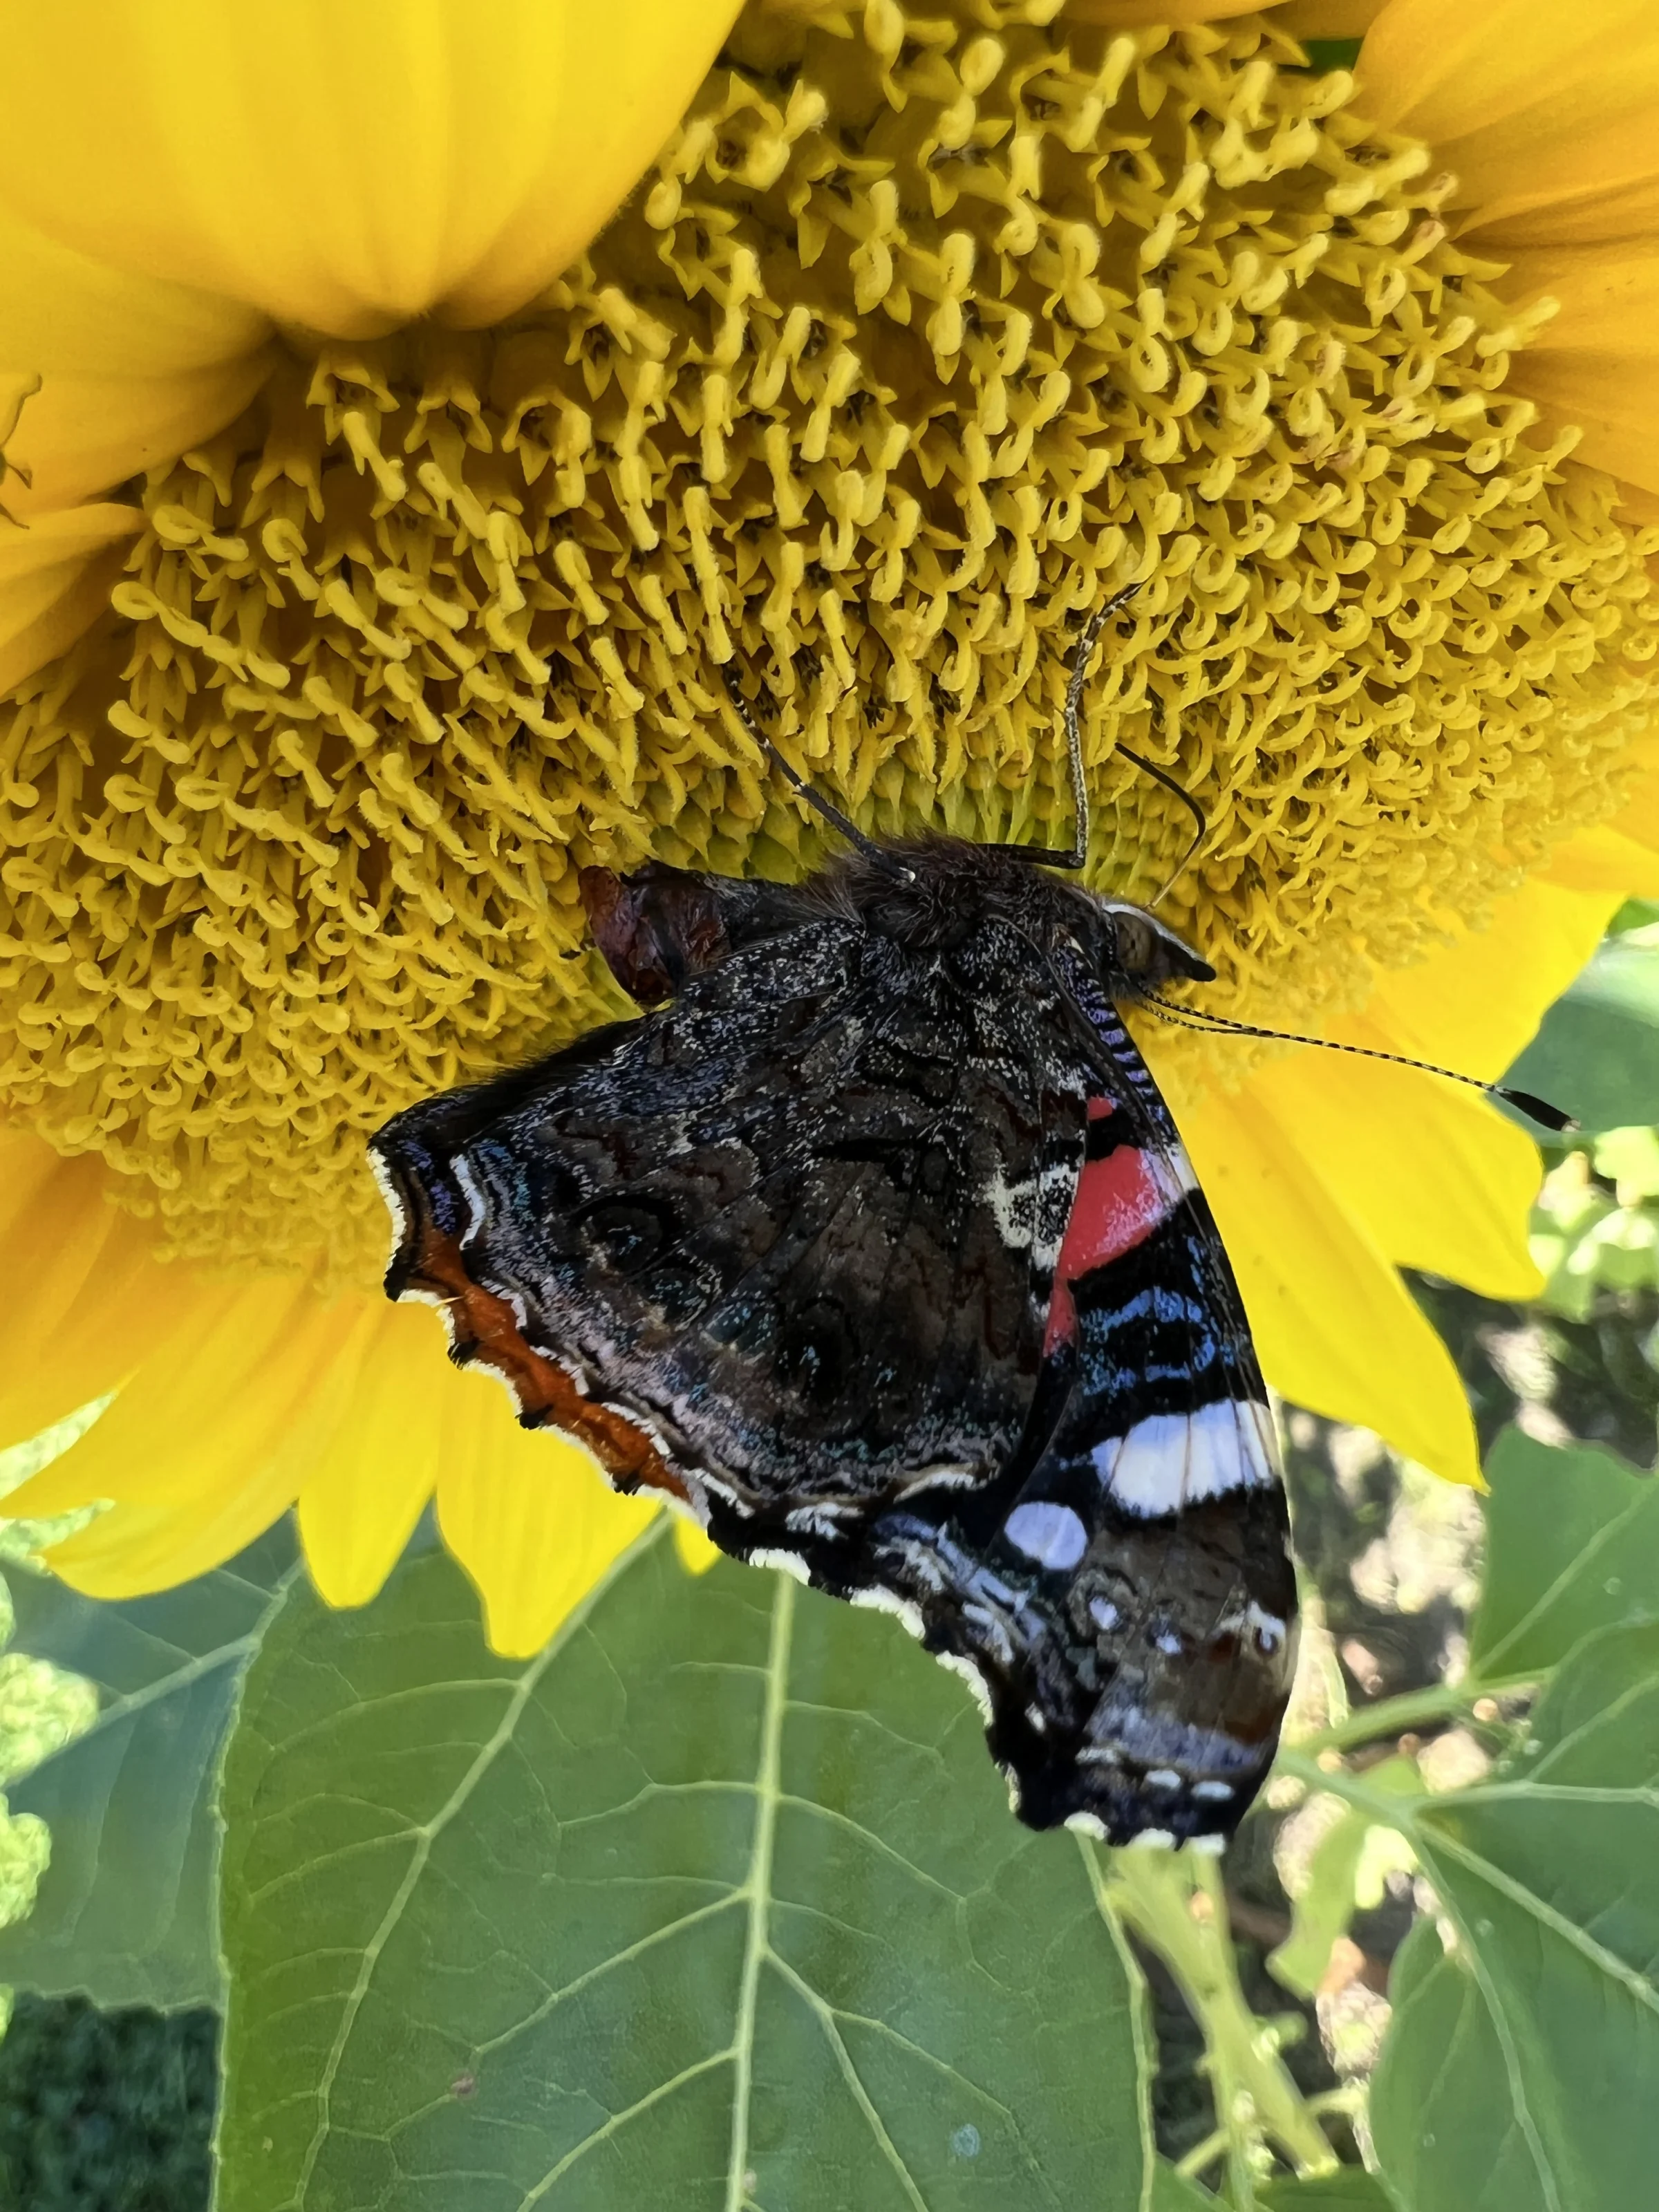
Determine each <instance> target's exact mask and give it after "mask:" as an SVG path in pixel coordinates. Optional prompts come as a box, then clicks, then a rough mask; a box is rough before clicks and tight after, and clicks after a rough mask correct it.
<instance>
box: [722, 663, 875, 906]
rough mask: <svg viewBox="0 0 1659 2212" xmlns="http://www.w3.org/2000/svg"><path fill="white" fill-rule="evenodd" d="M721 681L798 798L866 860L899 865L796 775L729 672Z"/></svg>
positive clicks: (753, 736) (750, 734)
mask: <svg viewBox="0 0 1659 2212" xmlns="http://www.w3.org/2000/svg"><path fill="white" fill-rule="evenodd" d="M720 680H721V682H722V683H723V684H725V686H726V697H727V698H728V699H729V700H730V701H731V702H732V713H733V714H735V715H736V716H737V718H738V720H739V721H740V722H741V723H742V724H743V726H744V731H745V732H746V733H747V735H748V738H749V740H750V744H753V745H755V746H756V747H757V749H758V750H760V751H761V752H763V754H764V755H765V756H766V757H767V759H768V760H769V761H770V762H771V763H772V765H773V767H774V768H775V769H778V770H779V772H780V773H781V775H783V776H784V777H785V778H786V779H787V781H788V783H789V785H790V787H791V788H792V790H793V792H794V793H795V794H796V796H797V797H798V798H800V799H805V801H806V804H807V805H809V806H810V807H811V808H812V809H813V811H815V812H816V813H818V814H821V815H822V816H823V818H824V820H825V821H826V822H828V823H830V824H831V826H832V827H833V828H835V829H839V830H840V832H841V834H842V836H843V837H845V838H846V840H847V842H848V844H849V845H851V846H853V847H854V848H855V850H857V851H858V852H860V853H862V854H864V856H865V858H866V860H878V861H880V862H882V863H883V865H884V866H897V865H899V864H897V863H896V862H895V861H894V859H893V855H892V854H890V852H889V851H888V850H887V848H885V846H883V845H878V844H877V843H876V842H875V840H874V839H873V838H872V837H866V836H865V834H864V832H863V830H862V829H860V828H859V825H858V823H856V822H854V821H852V820H850V819H849V818H848V816H846V815H845V814H843V813H842V811H841V809H840V807H839V806H837V805H836V803H835V801H834V800H833V799H826V798H825V797H824V796H823V793H822V792H818V791H814V790H813V788H812V787H811V784H810V783H808V782H807V781H806V779H805V776H802V775H797V774H796V773H795V771H794V769H793V768H791V767H790V765H789V763H788V762H787V760H785V758H784V757H783V755H782V754H781V752H780V751H779V750H778V749H777V747H776V746H775V744H773V742H772V740H771V739H770V738H769V737H768V736H767V735H766V733H765V732H764V731H763V729H762V728H761V726H760V724H759V723H758V722H757V720H755V712H754V709H753V708H752V707H750V703H749V702H748V701H747V700H746V699H745V698H744V696H743V694H742V692H741V691H739V690H738V687H737V685H736V684H735V683H734V682H733V681H732V671H730V669H728V668H722V669H721V670H720ZM902 873H903V874H905V875H907V876H908V874H909V870H908V868H903V869H902Z"/></svg>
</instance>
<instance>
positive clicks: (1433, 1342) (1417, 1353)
mask: <svg viewBox="0 0 1659 2212" xmlns="http://www.w3.org/2000/svg"><path fill="white" fill-rule="evenodd" d="M1182 1134H1183V1136H1184V1137H1185V1138H1186V1140H1187V1145H1188V1150H1189V1151H1190V1152H1191V1154H1192V1158H1193V1165H1194V1168H1195V1169H1196V1170H1197V1172H1198V1176H1199V1180H1200V1182H1201V1183H1202V1185H1203V1187H1204V1189H1205V1192H1206V1195H1207V1196H1208V1198H1209V1200H1210V1204H1211V1206H1212V1208H1213V1210H1214V1212H1215V1217H1216V1221H1217V1225H1218V1227H1219V1229H1220V1231H1221V1235H1222V1237H1223V1240H1224V1242H1225V1244H1226V1247H1227V1250H1228V1253H1229V1255H1231V1260H1232V1263H1233V1268H1234V1272H1235V1273H1236V1274H1237V1278H1238V1286H1239V1290H1240V1291H1241V1293H1242V1294H1243V1300H1244V1307H1245V1310H1246V1312H1247V1313H1248V1314H1249V1320H1250V1326H1251V1329H1252V1331H1253V1333H1254V1334H1255V1344H1256V1350H1257V1352H1258V1353H1259V1354H1260V1356H1261V1366H1262V1371H1263V1372H1264V1374H1265V1375H1266V1376H1267V1380H1268V1382H1269V1383H1272V1384H1273V1387H1274V1389H1277V1390H1279V1391H1280V1392H1281V1393H1282V1394H1283V1395H1284V1396H1285V1397H1286V1398H1288V1399H1289V1400H1290V1401H1291V1403H1292V1404H1294V1405H1298V1406H1305V1407H1308V1408H1309V1409H1310V1411H1311V1412H1313V1413H1323V1414H1326V1415H1328V1417H1329V1418H1330V1419H1334V1420H1340V1421H1352V1422H1354V1423H1356V1424H1358V1425H1359V1426H1361V1427H1364V1428H1368V1429H1373V1430H1375V1431H1376V1433H1377V1435H1379V1436H1381V1437H1384V1438H1385V1439H1386V1440H1387V1442H1388V1443H1391V1444H1392V1445H1393V1446H1394V1447H1395V1449H1396V1450H1398V1451H1401V1452H1404V1453H1405V1454H1406V1455H1407V1457H1408V1458H1411V1459H1413V1460H1416V1461H1417V1462H1419V1464H1420V1465H1422V1466H1424V1467H1427V1468H1432V1469H1433V1471H1434V1472H1435V1473H1436V1474H1441V1475H1444V1476H1446V1477H1447V1478H1448V1479H1449V1480H1451V1481H1454V1482H1467V1483H1478V1482H1479V1481H1480V1455H1479V1451H1478V1449H1477V1446H1476V1442H1475V1435H1474V1424H1473V1422H1472V1421H1471V1419H1470V1418H1469V1409H1468V1401H1467V1400H1466V1399H1465V1397H1464V1394H1463V1386H1462V1382H1461V1381H1460V1380H1459V1377H1458V1374H1457V1370H1456V1369H1455V1367H1454V1366H1453V1364H1452V1362H1451V1358H1450V1356H1449V1354H1448V1352H1447V1351H1446V1348H1445V1346H1444V1345H1443V1344H1442V1343H1441V1341H1440V1339H1439V1338H1438V1337H1437V1335H1436V1334H1435V1333H1434V1330H1433V1329H1432V1328H1431V1327H1430V1325H1429V1323H1428V1322H1426V1321H1425V1319H1424V1317H1423V1316H1422V1314H1421V1313H1420V1312H1419V1310H1418V1308H1417V1306H1416V1305H1415V1304H1413V1300H1412V1298H1411V1297H1410V1294H1409V1293H1408V1292H1407V1290H1406V1287H1405V1285H1404V1284H1403V1283H1402V1282H1401V1279H1400V1277H1399V1275H1398V1273H1396V1272H1395V1268H1394V1267H1392V1266H1391V1265H1390V1263H1389V1258H1388V1255H1387V1254H1386V1253H1385V1252H1384V1251H1383V1248H1382V1246H1381V1245H1380V1244H1379V1243H1378V1242H1377V1240H1376V1237H1374V1236H1373V1235H1372V1234H1371V1233H1370V1230H1369V1228H1368V1227H1367V1226H1366V1225H1364V1223H1362V1222H1360V1221H1358V1220H1356V1219H1354V1218H1352V1216H1351V1215H1350V1214H1348V1213H1347V1212H1345V1211H1344V1207H1343V1203H1342V1198H1341V1195H1340V1193H1339V1192H1338V1191H1337V1190H1336V1189H1334V1188H1333V1187H1332V1185H1331V1184H1330V1183H1329V1182H1328V1181H1327V1180H1326V1178H1325V1176H1323V1175H1322V1174H1321V1173H1320V1171H1319V1170H1318V1169H1317V1168H1316V1165H1315V1164H1313V1162H1312V1161H1311V1160H1310V1158H1309V1157H1308V1155H1307V1151H1306V1149H1305V1147H1304V1142H1303V1138H1304V1132H1303V1131H1302V1130H1301V1129H1300V1128H1298V1127H1297V1126H1296V1124H1295V1122H1294V1121H1285V1120H1283V1119H1281V1118H1280V1115H1279V1113H1278V1111H1277V1110H1276V1109H1275V1107H1274V1105H1273V1102H1272V1101H1271V1100H1270V1099H1268V1098H1267V1097H1263V1096H1262V1095H1261V1093H1260V1092H1259V1091H1258V1090H1257V1088H1256V1086H1255V1085H1254V1084H1252V1085H1249V1087H1248V1088H1247V1089H1245V1090H1244V1091H1240V1092H1237V1093H1236V1094H1234V1095H1233V1096H1231V1097H1216V1098H1212V1099H1209V1100H1207V1101H1206V1102H1204V1103H1202V1104H1200V1106H1198V1107H1197V1108H1196V1109H1192V1110H1190V1111H1188V1113H1186V1114H1184V1115H1182Z"/></svg>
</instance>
